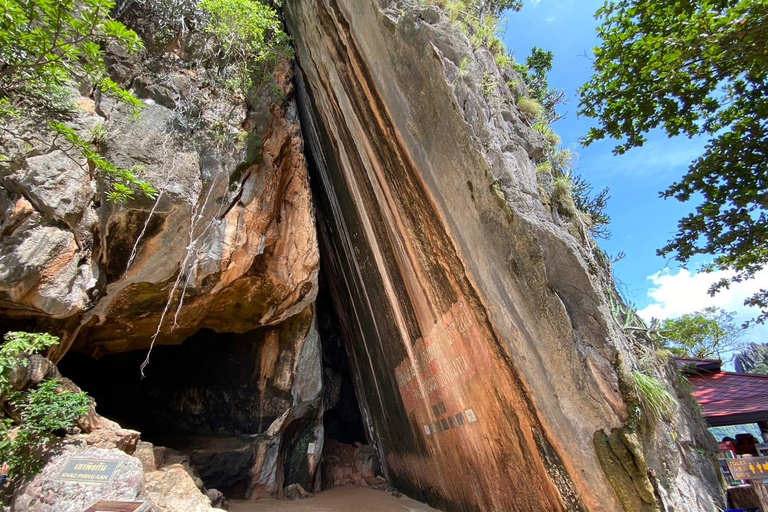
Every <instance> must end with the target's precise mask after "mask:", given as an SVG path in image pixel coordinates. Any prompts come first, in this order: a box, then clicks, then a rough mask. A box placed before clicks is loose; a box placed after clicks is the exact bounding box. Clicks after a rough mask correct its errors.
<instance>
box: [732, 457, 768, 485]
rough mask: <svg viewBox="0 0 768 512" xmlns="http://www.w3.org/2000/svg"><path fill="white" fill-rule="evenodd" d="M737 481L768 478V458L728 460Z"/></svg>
mask: <svg viewBox="0 0 768 512" xmlns="http://www.w3.org/2000/svg"><path fill="white" fill-rule="evenodd" d="M726 463H727V464H728V468H729V469H730V470H731V475H732V476H733V478H734V479H735V480H753V479H763V478H768V457H746V458H743V459H728V460H726Z"/></svg>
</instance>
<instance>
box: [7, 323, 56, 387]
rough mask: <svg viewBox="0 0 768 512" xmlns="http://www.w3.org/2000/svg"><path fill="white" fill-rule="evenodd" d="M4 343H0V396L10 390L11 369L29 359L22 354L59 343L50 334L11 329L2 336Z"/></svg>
mask: <svg viewBox="0 0 768 512" xmlns="http://www.w3.org/2000/svg"><path fill="white" fill-rule="evenodd" d="M4 339H5V343H3V344H2V345H0V398H1V397H4V396H5V395H7V394H8V393H9V392H10V390H11V389H10V383H11V381H10V378H11V372H12V371H13V369H14V368H15V367H17V366H19V365H21V366H26V365H27V364H29V361H27V359H26V358H25V357H23V356H24V355H27V354H36V353H37V352H40V351H42V350H45V349H46V348H48V347H52V346H54V345H56V344H58V343H59V338H58V337H56V336H53V335H51V334H47V333H43V334H37V333H30V332H20V331H12V332H9V333H7V334H6V335H5V336H4Z"/></svg>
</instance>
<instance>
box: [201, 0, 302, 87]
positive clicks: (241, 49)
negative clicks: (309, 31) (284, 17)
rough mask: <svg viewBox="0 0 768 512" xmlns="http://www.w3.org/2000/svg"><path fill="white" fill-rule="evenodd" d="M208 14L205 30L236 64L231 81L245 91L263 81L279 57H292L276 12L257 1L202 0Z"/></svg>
mask: <svg viewBox="0 0 768 512" xmlns="http://www.w3.org/2000/svg"><path fill="white" fill-rule="evenodd" d="M200 8H201V9H202V10H203V11H204V12H205V13H206V14H207V15H208V17H209V20H208V24H207V26H206V31H207V32H208V33H210V34H212V35H213V36H214V37H215V38H216V41H217V43H218V47H219V52H220V54H221V55H222V57H224V58H225V59H227V60H229V61H231V62H233V63H234V64H235V66H236V69H237V73H236V75H235V76H234V77H232V80H231V82H230V85H232V87H233V88H236V89H240V90H242V91H246V90H248V89H249V88H250V87H252V86H253V85H254V77H256V78H263V77H264V76H265V75H267V74H268V73H269V72H270V71H271V70H272V68H273V67H274V64H275V62H277V60H278V59H279V58H280V57H288V56H291V55H292V50H291V47H290V45H289V41H290V39H289V37H288V35H287V34H286V33H285V32H284V31H283V30H282V26H281V23H280V19H279V17H278V15H277V12H276V11H275V10H274V9H272V8H271V7H269V6H267V5H265V4H263V3H261V2H258V1H256V0H202V1H201V2H200Z"/></svg>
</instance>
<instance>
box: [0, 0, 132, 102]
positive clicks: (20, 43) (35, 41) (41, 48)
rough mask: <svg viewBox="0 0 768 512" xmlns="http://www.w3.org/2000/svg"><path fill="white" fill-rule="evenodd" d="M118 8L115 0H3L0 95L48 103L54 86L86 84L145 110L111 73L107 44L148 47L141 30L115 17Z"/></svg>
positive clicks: (0, 25) (1, 8)
mask: <svg viewBox="0 0 768 512" xmlns="http://www.w3.org/2000/svg"><path fill="white" fill-rule="evenodd" d="M113 6H114V3H113V2H112V1H110V0H0V10H1V11H2V12H3V16H2V18H0V97H3V98H9V99H13V100H16V101H19V102H21V101H22V100H24V99H29V98H34V99H35V100H36V101H38V102H43V103H46V102H47V101H48V98H49V96H50V94H51V91H52V90H54V89H56V88H58V87H61V86H64V85H69V84H72V83H73V82H86V83H93V84H96V86H97V87H99V88H100V89H101V90H102V91H105V92H108V93H110V94H113V95H114V96H116V97H117V98H118V99H119V100H121V101H123V102H125V103H127V104H129V105H131V106H133V107H134V108H139V106H140V102H139V100H138V99H136V98H135V97H134V96H133V95H131V94H130V93H129V92H128V91H126V90H125V89H122V88H121V87H119V86H118V85H117V84H116V83H115V82H113V81H112V80H110V79H109V77H108V76H107V74H106V69H105V66H104V51H103V49H102V44H103V43H107V42H108V41H115V42H117V43H119V44H121V45H122V46H124V47H125V48H126V49H127V50H128V51H130V52H135V51H138V50H139V49H141V48H142V43H141V40H140V39H139V37H138V36H137V35H136V33H135V32H133V31H131V30H128V29H127V28H126V27H125V26H124V25H123V24H122V23H120V22H118V21H115V20H113V19H111V18H110V16H109V13H110V11H111V9H112V7H113ZM100 43H102V44H100Z"/></svg>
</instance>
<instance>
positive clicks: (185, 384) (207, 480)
mask: <svg viewBox="0 0 768 512" xmlns="http://www.w3.org/2000/svg"><path fill="white" fill-rule="evenodd" d="M326 289H327V287H325V286H321V290H320V295H319V297H318V300H317V302H316V305H315V312H314V315H315V318H314V322H315V324H314V325H315V326H316V328H317V332H318V334H319V347H318V348H319V349H321V350H320V360H321V363H320V368H319V371H320V372H321V373H320V375H319V376H318V377H317V378H319V379H322V392H321V394H320V396H318V398H317V399H316V400H315V402H313V403H311V404H309V405H307V404H303V405H302V407H297V406H296V405H297V404H296V398H295V396H294V395H295V390H294V387H293V382H294V381H295V379H297V378H299V376H298V375H297V368H298V364H299V363H298V361H297V358H298V357H299V356H298V355H297V349H296V338H297V332H301V331H302V329H304V328H306V330H307V331H309V330H310V329H311V325H312V321H313V320H312V312H310V313H309V314H308V315H306V316H308V318H309V319H307V318H304V317H302V315H297V317H298V318H295V319H293V320H288V321H286V322H284V324H286V323H287V324H289V325H283V324H281V325H280V326H278V327H274V328H263V329H258V330H254V331H250V332H247V333H243V334H235V333H216V332H214V331H211V330H207V329H205V330H201V331H199V332H198V333H196V334H195V335H193V336H191V337H189V338H187V339H186V340H185V341H184V342H183V343H182V344H181V345H173V346H162V345H159V346H156V347H155V348H154V350H153V351H152V354H151V359H150V364H149V366H148V367H147V368H146V370H145V378H142V377H141V374H140V371H139V367H140V365H141V363H142V361H143V360H144V358H145V357H146V355H147V351H146V350H136V351H131V352H124V353H115V354H108V355H103V356H102V357H100V358H98V359H95V358H93V357H91V356H89V355H88V354H84V353H80V352H73V351H70V352H69V353H67V355H66V356H65V357H64V358H63V359H62V360H61V361H60V362H59V370H60V371H61V373H62V375H63V376H65V377H68V378H70V379H72V380H73V381H74V382H75V383H76V384H77V385H78V386H80V387H81V388H82V389H83V390H84V391H86V392H88V394H89V395H90V396H92V397H93V398H94V399H95V400H96V403H97V412H98V413H99V414H101V415H102V416H104V417H106V418H108V419H110V420H113V421H115V422H117V423H119V424H120V426H121V427H123V428H128V429H133V430H138V431H139V432H141V440H142V441H146V442H150V443H152V444H153V445H155V446H162V447H167V449H168V450H166V452H163V453H167V455H166V457H167V458H168V457H170V458H169V459H168V460H175V461H179V460H184V458H188V459H187V460H188V461H189V464H190V466H191V467H192V468H194V470H195V471H196V472H197V473H198V474H199V476H200V479H201V480H202V482H203V483H204V485H205V487H206V488H208V489H218V490H219V491H221V492H222V493H224V495H225V496H226V497H227V498H234V499H255V498H261V497H266V496H271V495H278V496H279V495H281V494H282V493H281V492H280V491H282V489H283V488H285V487H287V486H288V485H291V484H294V483H298V484H300V485H301V486H302V487H303V488H305V489H306V490H308V491H317V490H320V489H321V488H324V487H326V486H330V485H331V484H332V482H330V483H329V482H327V478H326V474H327V473H328V472H327V471H324V468H323V466H322V464H320V465H319V467H318V466H317V465H316V466H315V467H314V468H313V467H311V463H310V462H308V458H307V453H309V452H311V450H309V448H311V447H312V446H314V445H315V444H316V443H318V442H323V444H324V445H326V446H331V447H332V448H335V447H337V445H336V444H334V443H338V444H339V445H342V446H348V447H351V448H350V450H351V451H353V450H357V449H358V448H359V447H360V446H363V445H366V444H367V442H368V441H367V439H366V434H365V428H364V426H363V420H362V416H361V413H360V407H359V405H358V401H357V397H356V395H355V390H354V385H353V377H352V375H351V371H350V364H349V359H348V356H347V353H346V350H345V347H344V342H343V335H342V332H341V329H340V328H339V321H338V317H337V315H336V312H335V311H334V309H333V306H332V301H331V299H330V297H329V294H328V293H327V291H326ZM310 338H311V337H307V339H310ZM314 339H315V343H318V342H317V338H314ZM286 417H287V419H286ZM281 421H282V423H281ZM320 424H322V426H323V428H322V429H320V428H319V426H320ZM276 426H277V427H276ZM323 431H324V432H325V438H324V439H323V440H322V441H321V440H319V439H317V438H318V436H319V435H320V433H321V432H323ZM310 443H313V444H310ZM356 443H357V445H356ZM351 451H350V453H351ZM319 458H320V459H323V455H321V456H320V457H319ZM331 458H333V457H331ZM159 462H161V461H159ZM256 468H258V470H256ZM270 468H272V469H271V472H272V474H271V475H270V474H268V473H270ZM313 470H314V471H313Z"/></svg>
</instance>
